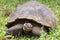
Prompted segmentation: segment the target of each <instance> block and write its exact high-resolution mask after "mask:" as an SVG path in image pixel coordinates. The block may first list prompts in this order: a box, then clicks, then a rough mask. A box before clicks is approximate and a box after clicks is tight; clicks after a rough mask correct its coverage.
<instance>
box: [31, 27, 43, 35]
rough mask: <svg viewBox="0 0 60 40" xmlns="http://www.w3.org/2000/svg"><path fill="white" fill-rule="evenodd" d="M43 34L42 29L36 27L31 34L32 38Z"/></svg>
mask: <svg viewBox="0 0 60 40" xmlns="http://www.w3.org/2000/svg"><path fill="white" fill-rule="evenodd" d="M41 32H42V29H41V27H38V26H36V27H33V29H32V32H31V33H32V36H40V35H41Z"/></svg>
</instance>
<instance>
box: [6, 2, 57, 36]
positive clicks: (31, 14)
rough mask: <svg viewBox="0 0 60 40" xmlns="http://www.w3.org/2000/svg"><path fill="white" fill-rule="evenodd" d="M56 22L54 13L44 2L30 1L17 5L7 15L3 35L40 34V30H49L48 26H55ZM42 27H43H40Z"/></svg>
mask: <svg viewBox="0 0 60 40" xmlns="http://www.w3.org/2000/svg"><path fill="white" fill-rule="evenodd" d="M56 24H57V20H56V17H55V15H54V13H53V12H52V11H51V9H49V8H48V7H47V6H45V5H44V4H41V3H38V2H36V1H30V2H27V3H25V4H22V5H18V6H17V7H16V9H15V11H14V12H13V13H11V14H10V15H9V17H8V22H7V24H6V27H7V28H8V29H7V31H6V34H5V35H13V36H17V35H19V36H20V35H23V34H29V35H30V34H31V35H38V36H39V35H41V32H42V30H43V31H46V32H49V28H55V27H56ZM42 27H44V28H43V29H42Z"/></svg>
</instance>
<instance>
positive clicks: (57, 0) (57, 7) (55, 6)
mask: <svg viewBox="0 0 60 40" xmlns="http://www.w3.org/2000/svg"><path fill="white" fill-rule="evenodd" d="M27 1H28V0H0V39H1V38H3V36H4V34H5V31H6V29H7V28H6V27H5V24H6V22H7V16H5V14H6V11H4V10H8V11H9V12H10V13H12V12H13V11H14V10H15V8H16V6H17V5H18V4H23V3H26V2H27ZM37 1H38V2H40V3H42V4H45V5H47V6H48V7H49V8H51V9H52V11H53V12H54V13H55V15H56V17H57V19H58V24H57V26H56V29H52V30H51V32H50V34H49V35H46V37H45V33H43V34H42V36H41V37H39V38H37V37H36V38H35V37H31V38H29V37H26V36H24V37H19V38H16V39H12V40H60V0H37Z"/></svg>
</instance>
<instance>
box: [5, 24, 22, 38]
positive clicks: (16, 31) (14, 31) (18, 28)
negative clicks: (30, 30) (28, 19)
mask: <svg viewBox="0 0 60 40" xmlns="http://www.w3.org/2000/svg"><path fill="white" fill-rule="evenodd" d="M21 34H22V25H21V24H17V25H15V26H13V27H11V28H9V29H8V30H7V31H6V34H5V36H6V35H11V36H14V37H18V36H20V35H21Z"/></svg>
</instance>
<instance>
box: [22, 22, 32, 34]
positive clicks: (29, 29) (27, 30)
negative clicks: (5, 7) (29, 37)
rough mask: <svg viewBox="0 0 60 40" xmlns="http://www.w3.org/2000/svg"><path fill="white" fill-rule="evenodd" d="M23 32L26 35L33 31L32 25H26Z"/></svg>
mask: <svg viewBox="0 0 60 40" xmlns="http://www.w3.org/2000/svg"><path fill="white" fill-rule="evenodd" d="M23 30H24V32H25V33H28V32H30V31H31V30H32V24H31V23H24V24H23Z"/></svg>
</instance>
